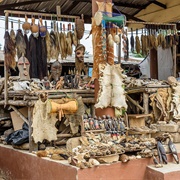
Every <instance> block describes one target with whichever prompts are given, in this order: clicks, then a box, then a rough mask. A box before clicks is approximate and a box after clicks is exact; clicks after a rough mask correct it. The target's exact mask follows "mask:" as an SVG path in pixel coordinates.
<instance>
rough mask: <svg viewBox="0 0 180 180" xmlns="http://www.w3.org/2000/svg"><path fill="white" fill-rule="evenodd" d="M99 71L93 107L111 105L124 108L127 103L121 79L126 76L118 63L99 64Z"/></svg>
mask: <svg viewBox="0 0 180 180" xmlns="http://www.w3.org/2000/svg"><path fill="white" fill-rule="evenodd" d="M99 71H100V78H99V92H98V98H97V103H96V104H95V108H106V107H108V106H112V107H115V108H117V109H119V110H121V109H125V110H126V109H127V104H126V97H125V91H124V88H123V85H124V84H123V79H124V78H125V77H126V76H125V75H123V74H122V69H121V67H120V65H119V64H117V65H109V64H106V65H105V64H100V65H99Z"/></svg>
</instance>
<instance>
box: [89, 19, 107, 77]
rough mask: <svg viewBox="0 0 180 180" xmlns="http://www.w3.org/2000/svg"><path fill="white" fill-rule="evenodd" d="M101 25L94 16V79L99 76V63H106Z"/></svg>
mask: <svg viewBox="0 0 180 180" xmlns="http://www.w3.org/2000/svg"><path fill="white" fill-rule="evenodd" d="M101 34H102V31H101V27H100V26H96V24H95V21H94V18H92V44H93V59H94V62H93V74H92V80H94V79H96V78H98V77H99V64H103V63H106V61H105V60H104V56H103V52H102V40H101V39H102V38H101Z"/></svg>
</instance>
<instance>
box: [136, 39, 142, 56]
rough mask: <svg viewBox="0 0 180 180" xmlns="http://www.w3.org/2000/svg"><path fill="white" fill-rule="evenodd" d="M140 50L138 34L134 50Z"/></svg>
mask: <svg viewBox="0 0 180 180" xmlns="http://www.w3.org/2000/svg"><path fill="white" fill-rule="evenodd" d="M140 50H141V44H140V40H139V36H136V52H137V54H139V53H140Z"/></svg>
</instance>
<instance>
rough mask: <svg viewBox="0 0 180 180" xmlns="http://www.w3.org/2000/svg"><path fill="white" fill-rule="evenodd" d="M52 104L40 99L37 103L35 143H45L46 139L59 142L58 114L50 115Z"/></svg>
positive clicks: (33, 124) (34, 126)
mask: <svg viewBox="0 0 180 180" xmlns="http://www.w3.org/2000/svg"><path fill="white" fill-rule="evenodd" d="M50 111H51V102H50V100H46V101H45V102H42V101H41V100H40V99H39V100H38V101H37V102H36V104H35V106H34V109H33V123H32V128H33V133H32V136H33V138H34V142H35V143H37V142H43V140H44V139H46V140H48V141H52V140H57V129H56V127H55V124H56V122H57V118H56V116H57V114H56V113H50Z"/></svg>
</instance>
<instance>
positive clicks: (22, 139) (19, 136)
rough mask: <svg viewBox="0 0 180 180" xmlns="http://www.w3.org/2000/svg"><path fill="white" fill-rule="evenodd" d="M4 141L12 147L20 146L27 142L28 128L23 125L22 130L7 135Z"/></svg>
mask: <svg viewBox="0 0 180 180" xmlns="http://www.w3.org/2000/svg"><path fill="white" fill-rule="evenodd" d="M5 141H6V142H7V144H12V145H22V144H24V143H27V142H29V126H28V125H27V124H26V123H24V124H23V126H22V129H20V130H17V131H14V132H13V133H11V134H9V135H8V137H7V138H6V139H5Z"/></svg>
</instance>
